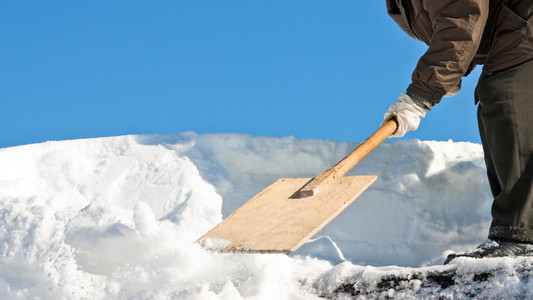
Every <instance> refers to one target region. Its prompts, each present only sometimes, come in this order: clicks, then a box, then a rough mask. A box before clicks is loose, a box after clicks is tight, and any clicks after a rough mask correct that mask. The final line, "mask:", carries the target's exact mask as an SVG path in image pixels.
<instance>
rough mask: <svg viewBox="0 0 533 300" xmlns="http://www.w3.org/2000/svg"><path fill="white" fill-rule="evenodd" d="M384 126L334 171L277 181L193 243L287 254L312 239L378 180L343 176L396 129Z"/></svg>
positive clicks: (225, 249)
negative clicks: (309, 176) (315, 175)
mask: <svg viewBox="0 0 533 300" xmlns="http://www.w3.org/2000/svg"><path fill="white" fill-rule="evenodd" d="M397 126H398V125H397V123H396V121H395V120H390V121H388V122H387V123H386V124H385V125H383V126H382V127H381V128H380V129H378V130H377V131H376V132H375V133H374V134H372V135H371V136H370V137H369V138H368V139H367V140H366V141H365V142H363V143H362V144H360V145H359V146H358V147H357V148H355V149H354V150H353V151H352V152H351V153H350V154H348V155H347V156H346V157H345V158H343V159H342V160H341V161H340V162H339V163H337V164H336V165H335V166H334V167H332V168H330V169H327V170H325V171H324V172H322V173H320V174H319V175H318V176H317V177H315V178H281V179H278V180H277V181H276V182H274V183H273V184H271V185H270V186H268V187H267V188H265V189H264V190H263V191H262V192H260V193H259V194H257V195H255V196H254V197H253V198H252V199H250V200H248V202H246V203H245V204H244V205H242V206H241V207H240V208H239V209H237V210H236V211H235V212H234V213H232V214H231V215H230V216H229V217H227V218H226V219H225V220H224V221H222V222H221V223H220V224H218V225H217V226H215V227H214V228H213V229H211V230H210V231H209V232H207V233H206V234H205V235H204V236H202V237H201V238H199V239H198V240H197V241H196V242H197V243H200V244H201V245H202V246H203V247H205V248H208V249H210V250H216V251H219V252H241V253H291V252H294V251H296V250H297V249H298V248H299V247H300V246H301V245H303V244H304V243H305V242H306V241H307V240H308V239H310V238H311V237H313V236H314V235H315V234H316V233H317V232H319V231H320V230H321V229H322V228H324V226H326V225H327V224H328V223H329V222H330V221H331V220H333V219H334V218H335V217H336V216H338V215H339V214H340V213H341V212H342V211H343V210H344V209H345V208H346V207H348V205H350V204H351V203H352V202H353V201H354V200H355V199H356V198H357V197H359V195H361V194H362V193H363V191H364V190H366V189H367V188H368V187H369V186H370V185H371V184H372V183H373V182H374V181H375V180H376V179H377V176H375V175H365V176H344V175H345V174H346V173H348V171H350V170H351V169H352V168H353V167H354V166H355V165H356V164H358V163H359V162H360V161H361V160H362V159H363V158H365V157H366V156H367V155H368V154H369V153H370V152H372V150H374V149H375V148H376V147H377V146H379V145H380V144H381V143H382V142H383V141H384V140H385V139H387V138H388V137H390V136H391V135H392V134H393V133H394V132H395V131H396V129H397Z"/></svg>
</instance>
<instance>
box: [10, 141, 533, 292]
mask: <svg viewBox="0 0 533 300" xmlns="http://www.w3.org/2000/svg"><path fill="white" fill-rule="evenodd" d="M355 146H356V144H354V143H346V142H344V143H343V142H332V141H324V140H310V139H296V138H293V137H284V138H268V137H251V136H246V135H237V134H206V135H196V134H195V133H192V132H186V133H181V134H177V135H167V136H158V135H145V136H122V137H112V138H100V139H87V140H75V141H62V142H47V143H42V144H35V145H27V146H20V147H13V148H5V149H0V270H1V271H0V298H2V299H26V298H33V297H40V298H43V299H58V298H65V299H80V298H92V299H106V298H122V299H131V298H133V299H152V298H154V299H166V298H200V299H219V298H221V299H241V298H264V299H273V298H279V299H281V298H290V299H312V298H316V297H318V296H326V297H336V296H339V295H343V292H342V291H341V290H339V288H338V287H339V286H346V284H348V285H349V286H354V283H355V282H375V280H374V279H372V278H375V277H372V276H374V275H372V276H370V277H368V276H369V275H368V274H394V272H396V273H398V272H400V273H401V274H406V273H408V274H412V273H413V272H419V273H420V272H422V273H421V274H428V273H427V272H428V270H429V271H430V270H434V269H439V268H440V269H442V268H443V267H441V266H434V267H432V265H439V264H440V263H442V260H443V257H444V256H445V254H446V253H447V252H448V251H450V250H453V251H459V250H464V249H468V248H472V247H475V246H476V245H477V244H479V243H480V242H482V241H483V240H484V239H485V238H486V235H487V230H488V225H489V222H490V215H489V211H490V202H491V197H490V195H489V193H488V191H489V188H488V185H487V182H486V179H485V174H484V173H485V170H484V164H483V158H482V150H481V147H480V145H477V144H470V143H453V142H451V141H450V142H420V141H403V142H391V143H385V144H383V145H381V146H380V147H379V148H378V149H377V150H376V151H374V153H372V154H371V155H370V156H369V157H367V158H366V159H365V160H364V161H363V162H362V163H360V164H359V165H358V166H357V167H356V168H355V169H354V170H352V172H351V173H350V174H349V175H355V174H377V175H379V179H378V181H377V182H376V183H374V184H373V185H372V186H371V187H370V188H369V189H368V190H367V191H366V192H365V193H363V195H362V196H360V197H359V198H358V199H357V200H356V201H355V202H354V204H352V205H351V206H350V207H349V208H348V209H347V210H346V211H345V212H343V213H342V214H341V215H340V216H339V217H338V218H337V219H335V220H334V221H333V222H332V223H331V224H330V225H328V226H327V227H326V228H325V229H324V230H323V231H322V232H320V233H319V234H318V235H317V236H316V238H314V239H313V240H312V241H311V242H310V243H308V244H306V245H304V246H303V247H302V248H301V249H300V250H299V251H298V252H297V253H295V254H292V255H290V256H287V255H233V254H217V253H211V252H208V251H205V250H203V249H201V248H200V247H199V246H198V245H196V244H194V243H193V242H194V240H195V239H196V238H198V237H200V236H201V235H202V234H203V233H205V232H206V231H207V230H208V229H210V228H211V227H213V226H214V225H216V224H217V223H218V222H220V221H221V220H222V218H223V217H225V216H227V215H229V214H230V213H231V212H233V211H234V210H235V209H237V208H238V207H239V206H241V205H242V204H243V203H244V202H246V201H247V200H248V199H249V198H251V197H252V196H253V195H255V194H257V193H258V192H259V191H260V190H262V189H263V188H264V187H266V186H267V185H269V184H270V183H272V182H273V181H274V180H276V179H277V178H279V177H313V176H314V175H316V174H318V173H319V172H321V171H322V170H323V169H326V168H328V167H330V166H331V165H333V164H334V163H336V162H337V161H338V160H339V159H340V158H342V157H343V156H344V155H346V154H347V153H348V152H349V151H351V150H352V149H353V148H354V147H355ZM469 263H471V262H468V260H464V261H463V260H459V262H458V263H457V264H454V266H453V268H459V267H460V266H466V267H464V268H466V269H468V270H472V268H473V267H471V266H470V267H468V266H469V265H468V264H469ZM528 263H529V264H531V262H529V261H528V260H521V261H518V260H512V262H509V263H504V265H505V266H513V267H508V268H510V269H509V270H511V269H513V270H515V269H517V268H519V267H522V269H524V268H525V269H527V267H524V266H528V265H527V264H528ZM388 265H394V267H385V266H388ZM476 266H477V268H478V269H479V268H481V269H482V270H489V269H487V268H489V267H490V266H489V265H488V264H482V265H481V266H479V263H478V264H477V265H476ZM406 267H407V268H406ZM418 267H422V268H418ZM448 268H449V267H448ZM440 269H439V270H440ZM376 270H377V271H376ZM454 270H455V269H454ZM376 272H377V273H376ZM391 272H392V273H391ZM402 272H403V273H402ZM502 272H503V271H502ZM509 272H510V271H509ZM509 272H508V273H509ZM506 274H507V273H506ZM520 274H522V275H523V272H522V273H520ZM520 274H518V275H516V276H519V275H520ZM522 275H520V276H522ZM424 276H425V275H424ZM419 277H420V276H419ZM422 277H423V276H422ZM369 278H370V279H369ZM501 278H507V279H506V280H509V278H515V279H516V278H518V277H512V276H504V277H501ZM528 278H529V277H528ZM522 279H523V278H522ZM369 280H370V281H369ZM502 280H503V279H502ZM522 281H523V280H522ZM409 282H410V281H409ZM527 282H529V280H527V281H526V283H524V284H527ZM409 284H411V283H409ZM409 284H407V286H409ZM473 284H474V286H478V287H479V284H478V283H473ZM476 284H477V285H476ZM502 284H504V283H502ZM524 284H521V285H516V288H514V289H507V290H506V289H504V288H503V287H502V288H501V289H497V288H495V287H494V286H492V288H493V290H492V294H493V295H498V293H504V294H501V295H510V293H512V292H518V291H519V289H524V288H525V286H524ZM414 285H416V284H414ZM365 286H371V284H366V285H365ZM404 286H405V284H404ZM507 286H509V285H508V284H507ZM446 288H447V291H448V292H447V293H448V294H445V295H448V296H449V295H452V296H453V295H455V296H457V295H461V291H455V290H450V289H453V287H446ZM344 290H345V292H346V293H347V294H346V295H353V294H354V293H350V292H349V291H348V290H349V289H348V290H346V289H344ZM366 290H367V291H370V292H369V293H367V294H366V295H367V296H369V295H370V296H369V297H372V295H374V296H375V295H378V294H373V292H372V291H376V293H378V292H379V293H382V292H383V291H382V290H379V289H374V290H372V289H368V288H367V289H366ZM437 290H439V291H440V292H442V290H443V287H442V286H441V287H440V289H437ZM435 291H436V290H435V289H432V290H431V289H430V290H429V291H428V290H427V289H426V290H424V289H421V288H419V289H417V288H407V289H405V290H404V291H403V292H402V293H403V296H405V297H419V296H421V295H423V296H428V295H430V294H429V293H433V294H434V293H435ZM440 292H439V293H440ZM387 293H391V292H390V291H387ZM454 293H455V294H454ZM433 294H432V295H433ZM379 295H381V294H379Z"/></svg>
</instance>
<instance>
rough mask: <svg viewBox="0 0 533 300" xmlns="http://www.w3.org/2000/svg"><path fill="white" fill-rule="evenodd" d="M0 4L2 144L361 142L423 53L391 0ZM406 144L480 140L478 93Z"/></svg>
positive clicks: (467, 92) (438, 112) (468, 93)
mask: <svg viewBox="0 0 533 300" xmlns="http://www.w3.org/2000/svg"><path fill="white" fill-rule="evenodd" d="M361 3H362V2H361V1H353V0H352V1H312V0H311V1H309V0H307V1H272V0H271V1H119V0H117V1H8V0H6V1H2V2H0V147H2V148H3V147H9V146H16V145H23V144H29V143H37V142H43V141H48V140H65V139H78V138H90V137H104V136H115V135H125V134H151V133H159V134H172V133H177V132H182V131H190V130H192V131H196V132H198V133H208V132H237V133H245V134H251V135H260V136H287V135H294V136H296V137H304V138H321V139H330V140H337V141H362V140H364V139H365V138H366V137H368V135H370V134H371V133H372V132H373V131H374V130H376V129H377V128H378V126H379V124H380V122H381V120H382V117H383V114H384V112H385V110H386V109H387V108H388V107H389V105H390V104H391V103H393V102H394V101H395V100H396V99H397V97H398V95H399V94H400V93H401V92H403V91H405V88H406V87H407V86H408V84H409V83H410V78H411V72H412V70H413V68H414V66H415V64H416V62H417V61H418V58H419V57H420V55H421V54H422V53H423V52H424V51H425V49H426V46H425V45H424V44H422V43H420V42H416V41H414V40H411V39H410V38H409V37H408V36H407V35H406V34H404V33H403V32H402V31H401V30H400V29H398V28H397V27H396V25H395V24H394V22H393V21H392V20H391V19H390V18H389V17H388V15H387V13H386V11H385V1H365V2H364V3H365V4H364V5H361ZM479 69H480V67H478V69H477V70H476V71H475V72H474V73H473V74H472V75H470V76H469V77H468V78H466V79H465V80H463V90H462V91H461V92H460V94H459V95H457V96H455V97H453V98H447V99H446V98H445V99H444V100H443V102H442V103H441V104H440V105H439V106H437V107H436V108H435V109H434V110H433V111H431V112H430V113H428V115H427V117H426V118H425V119H423V120H422V123H421V126H420V128H419V130H418V131H417V132H414V133H409V134H407V135H406V137H405V138H406V139H414V138H417V139H421V140H449V139H452V140H454V141H470V142H476V143H478V142H479V137H478V132H477V125H476V117H475V110H476V107H475V106H474V103H473V93H474V92H473V90H474V87H475V84H476V81H477V77H478V76H479V71H480V70H479Z"/></svg>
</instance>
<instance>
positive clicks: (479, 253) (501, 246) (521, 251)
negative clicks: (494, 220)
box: [444, 239, 533, 265]
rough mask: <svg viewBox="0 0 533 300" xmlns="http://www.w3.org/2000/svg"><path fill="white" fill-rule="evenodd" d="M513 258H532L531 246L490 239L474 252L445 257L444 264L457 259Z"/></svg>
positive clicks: (532, 250)
mask: <svg viewBox="0 0 533 300" xmlns="http://www.w3.org/2000/svg"><path fill="white" fill-rule="evenodd" d="M515 256H533V244H530V243H523V242H518V241H513V240H508V239H491V240H488V241H487V242H485V243H483V244H481V245H479V246H478V247H477V248H476V250H474V251H472V252H465V253H453V254H450V255H448V257H446V260H445V261H444V264H445V265H447V264H448V263H449V262H451V261H452V260H454V259H455V258H457V257H473V258H485V257H515Z"/></svg>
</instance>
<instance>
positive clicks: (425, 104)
mask: <svg viewBox="0 0 533 300" xmlns="http://www.w3.org/2000/svg"><path fill="white" fill-rule="evenodd" d="M406 94H407V96H409V97H410V98H411V99H412V100H413V102H414V103H416V105H418V106H420V107H422V108H423V109H427V110H431V109H432V108H433V103H432V102H431V101H429V100H427V99H426V98H423V97H420V96H418V95H415V94H413V93H410V92H406Z"/></svg>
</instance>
